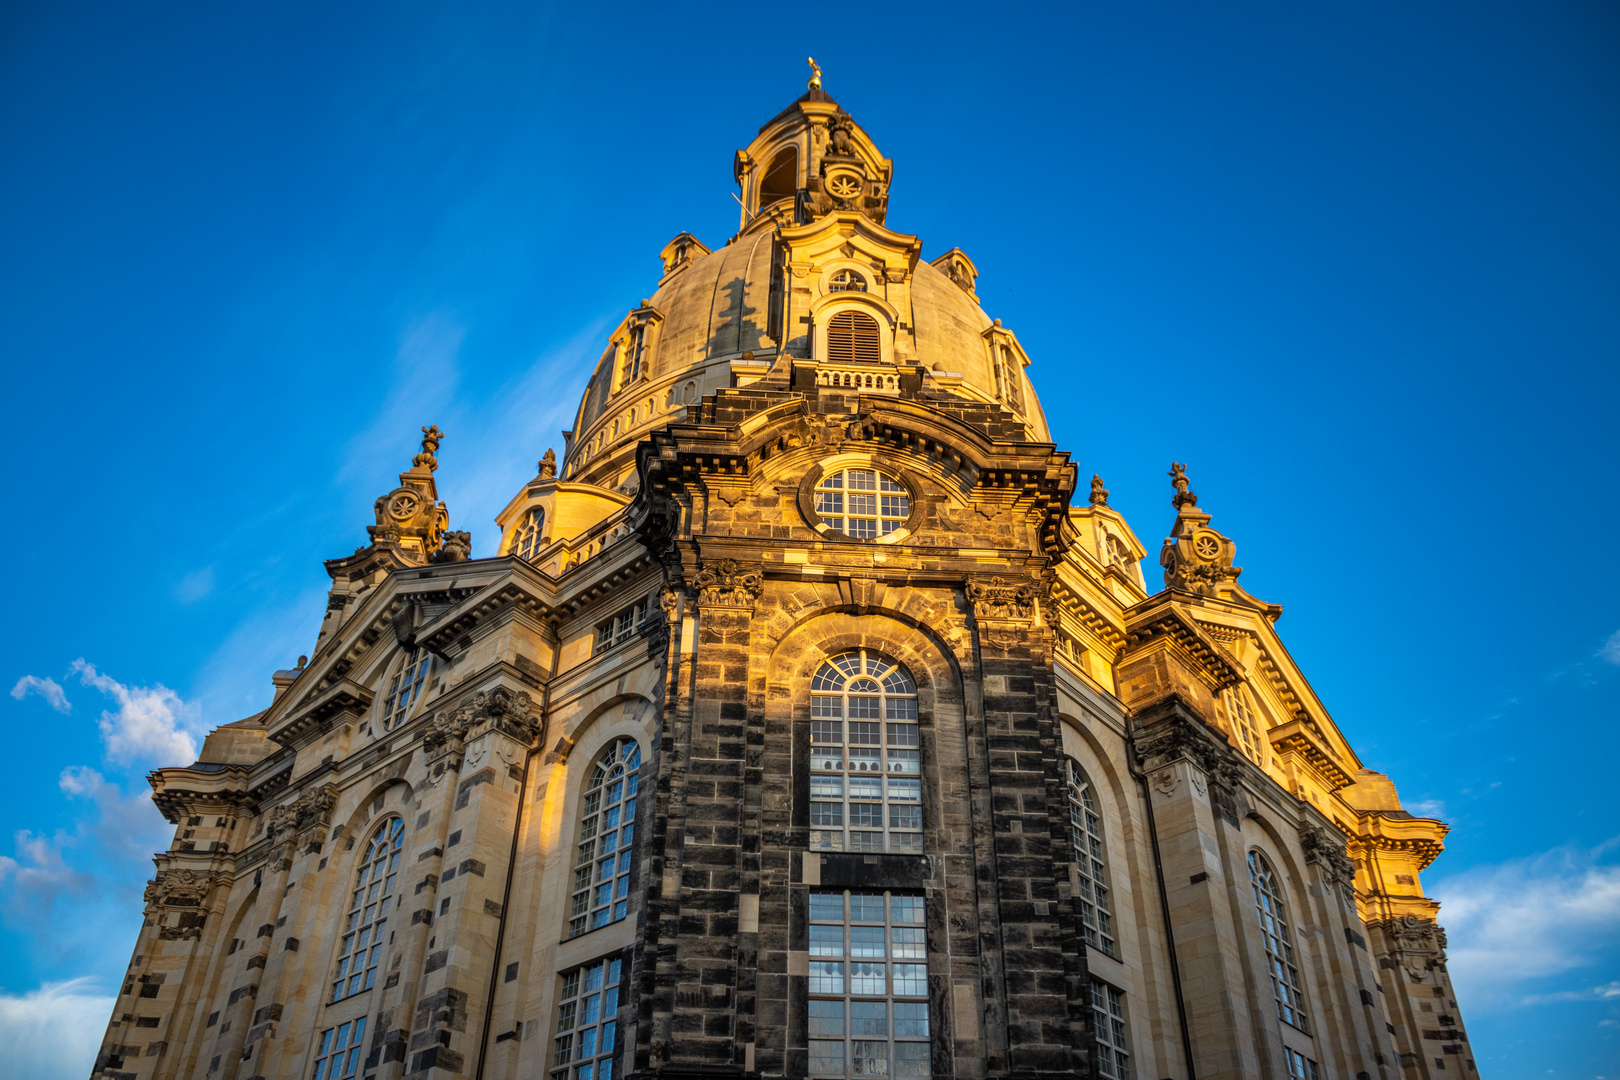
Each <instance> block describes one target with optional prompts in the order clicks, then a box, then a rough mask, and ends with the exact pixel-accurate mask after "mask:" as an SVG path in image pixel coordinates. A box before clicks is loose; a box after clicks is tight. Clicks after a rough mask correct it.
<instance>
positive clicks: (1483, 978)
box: [1433, 841, 1620, 1008]
mask: <svg viewBox="0 0 1620 1080" xmlns="http://www.w3.org/2000/svg"><path fill="white" fill-rule="evenodd" d="M1617 843H1620V841H1609V842H1608V843H1605V844H1600V845H1598V846H1597V847H1595V848H1578V847H1573V846H1565V847H1560V848H1554V849H1553V850H1551V851H1546V852H1542V853H1540V854H1538V855H1533V856H1530V857H1527V858H1523V859H1514V860H1510V861H1508V862H1504V863H1498V864H1495V865H1489V866H1479V867H1475V868H1473V869H1470V870H1466V871H1464V872H1462V873H1460V874H1457V875H1455V876H1453V877H1449V878H1446V879H1444V880H1442V881H1438V882H1436V883H1435V884H1434V885H1433V892H1434V894H1435V896H1436V898H1437V899H1439V900H1440V903H1441V907H1442V912H1441V922H1442V923H1444V924H1445V926H1446V929H1447V932H1448V934H1449V936H1450V949H1449V952H1450V957H1451V959H1450V966H1451V970H1452V973H1453V975H1454V976H1455V977H1456V979H1457V982H1458V983H1459V985H1460V986H1462V987H1463V988H1464V990H1465V992H1467V993H1468V994H1469V996H1470V998H1471V1002H1472V1001H1477V1002H1478V1004H1479V1005H1480V1006H1482V1007H1484V1008H1500V1007H1505V1006H1508V1005H1510V1004H1513V1003H1517V1002H1521V1001H1523V1000H1524V998H1525V996H1526V995H1525V990H1526V989H1527V988H1528V987H1527V984H1529V983H1531V982H1532V981H1533V980H1540V979H1546V978H1548V977H1552V976H1558V975H1563V974H1566V973H1569V972H1574V971H1577V970H1579V969H1581V968H1585V967H1589V966H1590V965H1592V964H1594V963H1598V962H1600V960H1601V959H1602V958H1603V957H1604V956H1605V955H1607V952H1606V951H1607V950H1608V949H1611V948H1613V947H1614V946H1615V945H1617V944H1620V865H1616V864H1615V863H1614V862H1613V861H1612V859H1613V856H1614V854H1615V849H1616V846H1617ZM1570 992H1577V988H1576V987H1560V988H1555V989H1552V990H1551V991H1543V992H1542V993H1541V996H1543V997H1545V996H1546V994H1547V993H1553V994H1561V993H1570ZM1602 996H1607V995H1602Z"/></svg>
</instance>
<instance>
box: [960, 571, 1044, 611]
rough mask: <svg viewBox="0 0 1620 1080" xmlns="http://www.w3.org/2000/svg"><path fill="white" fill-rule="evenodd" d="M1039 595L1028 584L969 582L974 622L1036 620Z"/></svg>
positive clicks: (991, 579)
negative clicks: (979, 620)
mask: <svg viewBox="0 0 1620 1080" xmlns="http://www.w3.org/2000/svg"><path fill="white" fill-rule="evenodd" d="M1036 597H1037V591H1036V588H1035V586H1034V585H1033V584H1031V583H1029V582H1027V581H1026V582H1021V583H1020V582H1012V581H1007V580H1006V579H1005V578H999V577H993V578H988V579H979V580H974V581H969V582H968V584H967V598H968V602H969V603H970V604H972V605H973V617H974V618H975V619H981V620H982V619H1003V620H1007V619H1011V620H1015V621H1018V622H1028V621H1029V620H1030V619H1033V618H1034V617H1035V600H1036Z"/></svg>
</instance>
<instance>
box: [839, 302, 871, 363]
mask: <svg viewBox="0 0 1620 1080" xmlns="http://www.w3.org/2000/svg"><path fill="white" fill-rule="evenodd" d="M882 359H883V346H882V344H881V339H880V338H879V336H878V324H877V320H876V319H874V318H872V316H870V315H868V314H866V313H865V312H863V311H840V312H839V313H838V314H836V315H834V316H833V317H832V319H831V321H829V322H828V323H827V361H828V362H829V363H833V364H851V363H855V362H857V361H859V362H861V363H866V364H875V363H878V362H879V361H880V360H882Z"/></svg>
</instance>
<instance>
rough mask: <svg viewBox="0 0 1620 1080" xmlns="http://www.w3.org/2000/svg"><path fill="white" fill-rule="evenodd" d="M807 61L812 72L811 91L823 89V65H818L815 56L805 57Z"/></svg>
mask: <svg viewBox="0 0 1620 1080" xmlns="http://www.w3.org/2000/svg"><path fill="white" fill-rule="evenodd" d="M805 60H806V62H808V63H809V65H810V71H811V75H810V89H812V90H820V89H821V65H820V64H818V63H816V58H815V57H813V56H807V57H805Z"/></svg>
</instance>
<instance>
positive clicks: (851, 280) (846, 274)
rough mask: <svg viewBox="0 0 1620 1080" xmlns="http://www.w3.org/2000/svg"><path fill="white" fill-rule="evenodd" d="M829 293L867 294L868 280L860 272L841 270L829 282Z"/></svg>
mask: <svg viewBox="0 0 1620 1080" xmlns="http://www.w3.org/2000/svg"><path fill="white" fill-rule="evenodd" d="M827 290H828V291H829V292H865V291H866V278H865V277H863V276H862V275H861V273H860V271H858V270H839V271H838V272H837V273H835V274H833V276H832V278H831V280H829V281H828V282H827Z"/></svg>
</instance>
